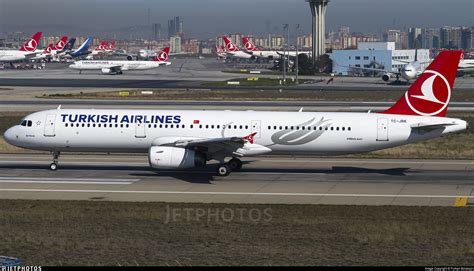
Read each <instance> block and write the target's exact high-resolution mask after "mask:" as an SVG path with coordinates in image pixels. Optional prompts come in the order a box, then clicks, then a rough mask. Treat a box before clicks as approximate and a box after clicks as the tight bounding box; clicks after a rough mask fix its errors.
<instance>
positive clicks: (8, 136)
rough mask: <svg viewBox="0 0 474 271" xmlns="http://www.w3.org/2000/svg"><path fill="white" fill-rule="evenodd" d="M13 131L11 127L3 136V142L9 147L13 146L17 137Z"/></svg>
mask: <svg viewBox="0 0 474 271" xmlns="http://www.w3.org/2000/svg"><path fill="white" fill-rule="evenodd" d="M14 130H15V129H14V127H12V128H10V129H8V130H7V131H6V132H5V133H4V134H3V138H5V141H6V142H8V144H11V145H15V141H16V139H17V136H16V135H15V131H14Z"/></svg>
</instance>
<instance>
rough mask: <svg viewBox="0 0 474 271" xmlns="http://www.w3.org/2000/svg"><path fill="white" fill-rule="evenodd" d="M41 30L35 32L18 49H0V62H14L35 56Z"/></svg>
mask: <svg viewBox="0 0 474 271" xmlns="http://www.w3.org/2000/svg"><path fill="white" fill-rule="evenodd" d="M42 34H43V33H42V32H37V33H35V34H34V35H33V36H32V37H31V38H30V39H29V40H27V41H26V42H25V43H24V44H23V46H22V47H21V48H20V49H19V50H0V62H15V61H21V60H26V59H29V58H32V57H34V56H36V54H37V53H38V52H36V48H37V47H38V43H39V40H40V39H41V35H42Z"/></svg>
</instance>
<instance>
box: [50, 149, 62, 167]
mask: <svg viewBox="0 0 474 271" xmlns="http://www.w3.org/2000/svg"><path fill="white" fill-rule="evenodd" d="M59 154H60V152H58V151H55V152H53V162H52V163H51V164H50V165H49V169H50V170H52V171H56V170H57V169H58V161H59Z"/></svg>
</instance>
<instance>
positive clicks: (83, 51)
mask: <svg viewBox="0 0 474 271" xmlns="http://www.w3.org/2000/svg"><path fill="white" fill-rule="evenodd" d="M93 41H94V37H88V38H87V39H86V40H85V41H84V42H83V43H82V44H81V46H79V48H77V49H76V50H74V51H71V52H68V53H67V55H69V56H70V57H72V58H77V57H81V56H85V55H88V54H90V53H91V51H90V50H89V49H90V46H91V45H92V42H93ZM67 55H66V56H67Z"/></svg>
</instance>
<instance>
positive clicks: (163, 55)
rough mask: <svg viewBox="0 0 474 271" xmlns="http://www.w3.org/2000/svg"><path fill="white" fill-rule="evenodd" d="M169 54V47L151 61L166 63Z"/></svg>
mask: <svg viewBox="0 0 474 271" xmlns="http://www.w3.org/2000/svg"><path fill="white" fill-rule="evenodd" d="M169 53H170V47H166V48H164V49H163V50H162V51H161V52H160V53H159V54H158V56H156V57H155V58H154V59H153V61H159V62H167V61H168V54H169Z"/></svg>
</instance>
